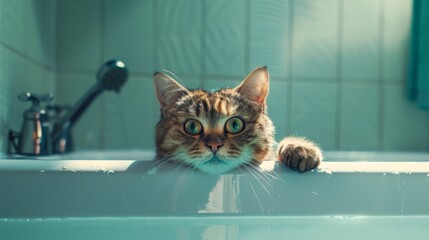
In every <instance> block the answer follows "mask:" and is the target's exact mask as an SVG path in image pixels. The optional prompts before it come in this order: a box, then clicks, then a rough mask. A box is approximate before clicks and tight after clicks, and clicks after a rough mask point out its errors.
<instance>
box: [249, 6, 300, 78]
mask: <svg viewBox="0 0 429 240" xmlns="http://www.w3.org/2000/svg"><path fill="white" fill-rule="evenodd" d="M291 13H292V11H291V1H289V0H280V1H279V0H270V1H266V0H254V1H250V13H249V14H250V19H249V21H250V22H249V23H248V24H249V25H250V36H249V44H250V53H249V54H250V55H249V61H250V69H247V70H248V71H251V70H252V69H253V68H255V67H258V66H268V69H269V70H270V75H271V76H273V77H283V78H285V77H287V76H288V74H289V68H290V66H289V59H290V58H289V56H290V55H291V54H292V53H291V52H290V50H291V49H290V38H289V35H290V31H291V28H290V25H291V24H290V23H289V21H290V19H291Z"/></svg>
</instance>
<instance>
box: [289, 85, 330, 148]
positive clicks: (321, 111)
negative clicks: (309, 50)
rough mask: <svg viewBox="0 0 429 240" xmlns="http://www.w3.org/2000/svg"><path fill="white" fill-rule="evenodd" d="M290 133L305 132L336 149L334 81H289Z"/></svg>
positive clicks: (324, 144)
mask: <svg viewBox="0 0 429 240" xmlns="http://www.w3.org/2000/svg"><path fill="white" fill-rule="evenodd" d="M291 87H292V109H291V110H290V111H289V114H291V115H292V117H291V129H288V131H289V132H290V134H291V135H297V136H305V137H307V138H309V139H312V140H314V141H316V142H318V143H320V144H321V145H322V146H323V148H324V149H335V144H336V143H335V141H336V139H335V138H336V132H337V131H338V129H337V128H336V127H337V122H336V111H337V109H336V108H335V106H336V105H337V84H335V83H307V82H305V83H300V82H292V84H291Z"/></svg>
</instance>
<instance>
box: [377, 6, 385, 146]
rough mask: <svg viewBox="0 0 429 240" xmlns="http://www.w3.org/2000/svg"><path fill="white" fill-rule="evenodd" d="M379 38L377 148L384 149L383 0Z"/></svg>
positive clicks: (380, 10)
mask: <svg viewBox="0 0 429 240" xmlns="http://www.w3.org/2000/svg"><path fill="white" fill-rule="evenodd" d="M379 7H380V9H379V14H380V16H379V29H378V31H379V34H378V37H379V40H378V47H379V49H378V54H379V56H378V64H379V66H378V78H379V81H378V94H379V103H378V107H379V109H378V116H379V118H378V150H383V149H384V120H385V116H384V114H385V109H384V105H385V104H384V94H385V93H384V82H385V81H384V55H383V53H384V21H385V1H384V0H380V1H379Z"/></svg>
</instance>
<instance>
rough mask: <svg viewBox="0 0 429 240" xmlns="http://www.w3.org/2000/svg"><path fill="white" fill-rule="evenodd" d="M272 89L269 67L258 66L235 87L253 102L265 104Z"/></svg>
mask: <svg viewBox="0 0 429 240" xmlns="http://www.w3.org/2000/svg"><path fill="white" fill-rule="evenodd" d="M269 89H270V76H269V74H268V69H267V67H258V68H256V69H255V70H253V71H252V72H251V73H250V74H249V75H247V77H246V78H245V79H244V80H243V82H241V84H240V85H239V86H238V87H236V88H235V91H237V92H238V93H240V94H241V95H243V96H244V97H246V98H247V99H248V100H250V101H252V102H256V103H259V104H265V101H266V99H267V96H268V92H269Z"/></svg>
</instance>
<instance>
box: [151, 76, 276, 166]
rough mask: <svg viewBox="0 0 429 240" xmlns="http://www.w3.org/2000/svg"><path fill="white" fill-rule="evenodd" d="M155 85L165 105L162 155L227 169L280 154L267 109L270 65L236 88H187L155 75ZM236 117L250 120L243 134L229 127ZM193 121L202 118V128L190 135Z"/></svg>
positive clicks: (160, 137)
mask: <svg viewBox="0 0 429 240" xmlns="http://www.w3.org/2000/svg"><path fill="white" fill-rule="evenodd" d="M155 89H156V94H157V98H158V100H159V103H160V105H161V118H160V120H159V122H158V124H157V126H156V148H157V158H158V159H164V160H165V159H167V160H174V161H179V162H182V163H186V164H188V165H190V166H193V167H196V168H198V169H200V170H202V171H204V172H208V173H223V172H226V171H229V170H231V169H233V168H235V167H238V166H240V165H243V164H249V163H256V164H257V163H260V162H262V161H264V160H265V159H268V158H270V157H273V156H274V154H273V149H272V146H273V143H274V136H273V135H274V127H273V124H272V122H271V120H270V119H269V117H268V116H267V112H266V102H265V100H266V97H267V95H268V89H269V76H268V71H267V69H266V68H265V67H262V68H257V69H255V70H254V71H253V72H252V73H250V74H249V75H248V76H247V77H246V78H245V79H244V80H243V82H242V83H241V84H240V85H239V86H237V87H236V88H225V89H221V90H218V91H212V92H209V91H205V90H202V89H197V90H190V89H186V88H185V87H183V86H182V85H180V84H179V83H177V82H176V81H175V80H174V79H172V78H171V77H169V76H168V75H165V74H163V73H155ZM233 117H237V118H239V119H241V120H242V121H243V122H244V129H243V130H242V131H241V132H239V133H237V134H231V133H229V132H227V131H226V127H225V124H226V123H227V121H228V120H229V119H231V118H233ZM188 120H197V121H198V122H200V123H201V125H202V131H201V132H200V133H199V134H196V135H190V134H189V133H187V131H186V130H185V127H184V126H185V123H186V122H187V121H188ZM213 141H215V145H216V146H212V145H213V143H212V142H213ZM215 150H216V151H215ZM277 156H282V155H281V154H279V153H277Z"/></svg>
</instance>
